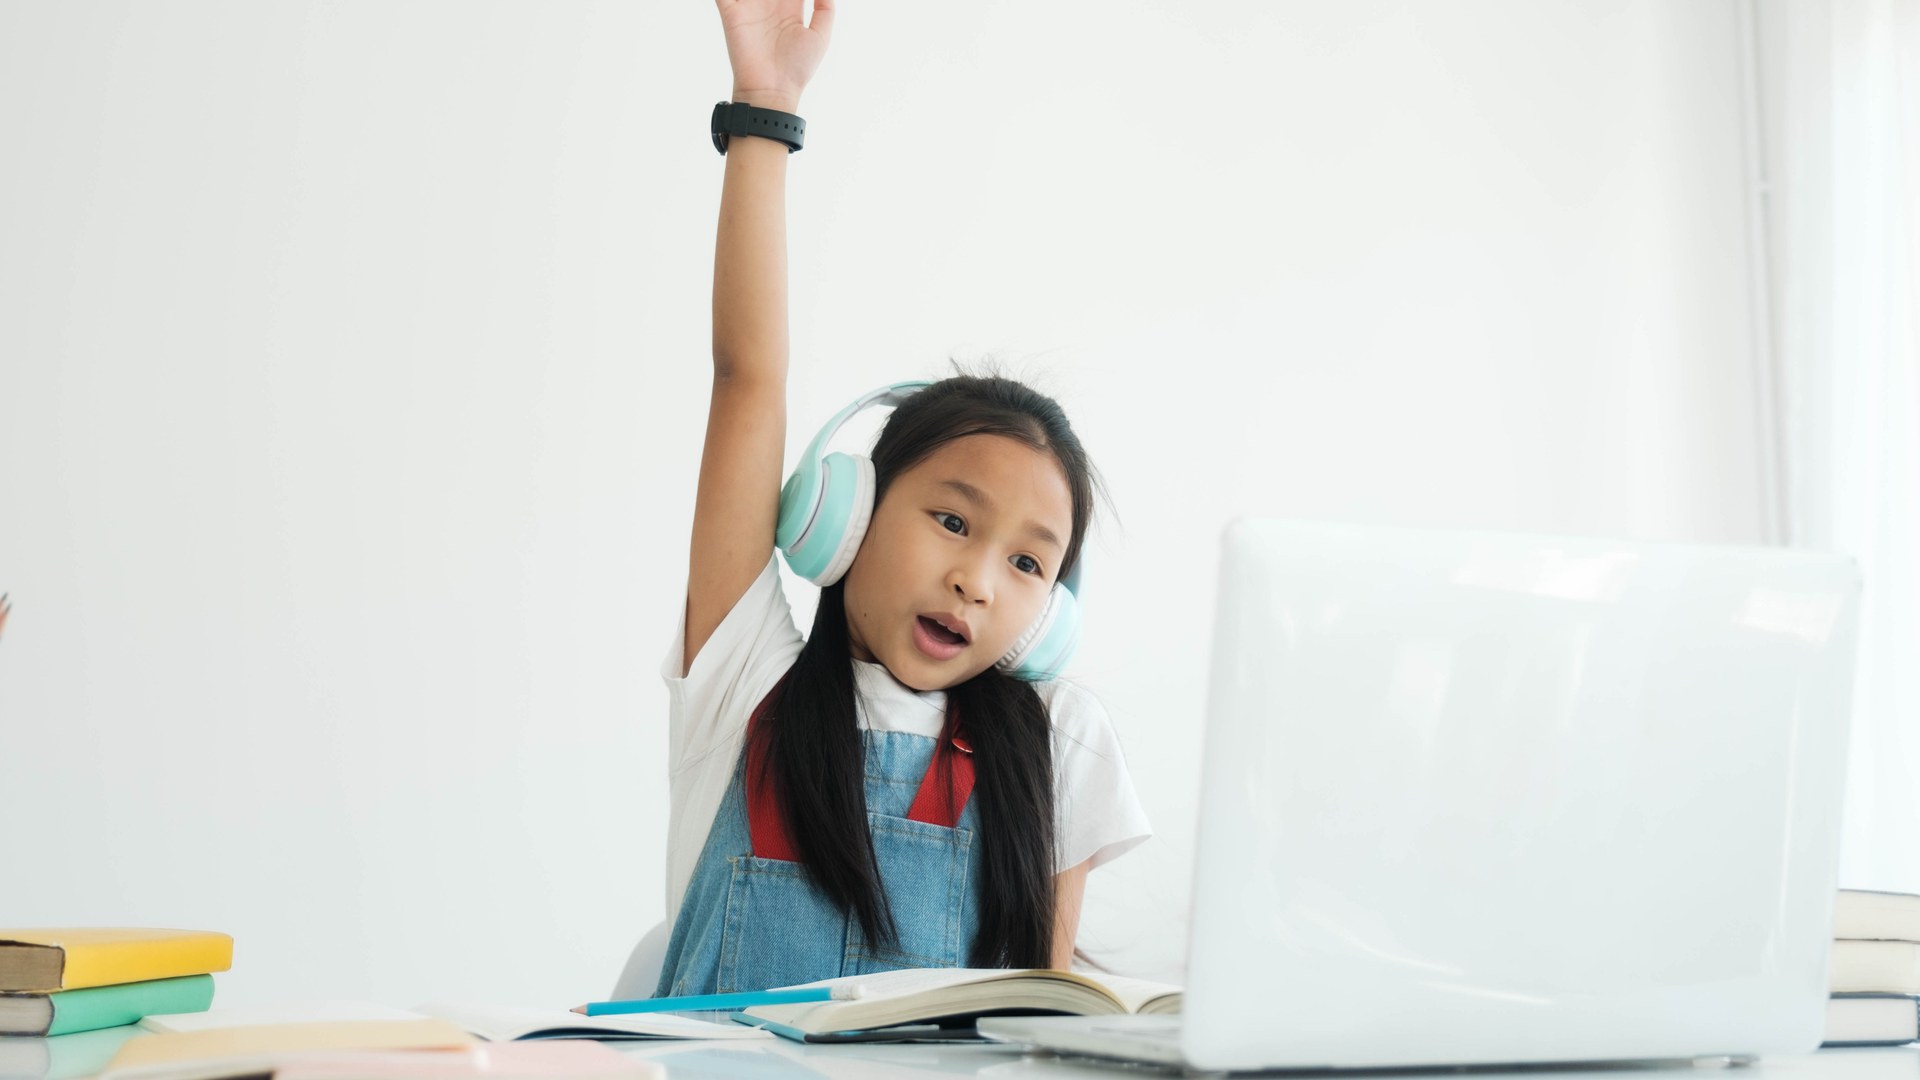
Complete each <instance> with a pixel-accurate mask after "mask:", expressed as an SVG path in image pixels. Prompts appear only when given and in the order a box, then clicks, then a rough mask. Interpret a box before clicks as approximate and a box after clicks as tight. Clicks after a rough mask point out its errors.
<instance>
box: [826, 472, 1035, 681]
mask: <svg viewBox="0 0 1920 1080" xmlns="http://www.w3.org/2000/svg"><path fill="white" fill-rule="evenodd" d="M1072 528H1073V493H1072V490H1071V489H1070V488H1069V487H1068V485H1067V476H1066V472H1065V470H1063V469H1062V468H1061V467H1060V462H1059V459H1057V458H1055V457H1054V456H1053V454H1052V453H1051V452H1048V451H1043V450H1035V449H1034V448H1033V447H1031V446H1028V445H1027V444H1026V443H1023V442H1020V441H1019V440H1017V439H1012V438H1008V437H1006V436H1004V435H966V436H962V437H960V438H958V439H954V440H953V441H951V442H948V443H944V444H942V445H941V447H940V448H939V449H938V450H935V451H934V452H933V453H932V454H930V455H928V456H927V458H926V459H925V460H923V461H921V462H920V463H919V464H918V465H915V466H914V467H912V468H910V469H908V470H906V471H905V472H902V473H900V474H899V475H897V476H895V477H894V478H893V483H892V485H890V486H889V487H888V488H887V494H886V497H885V498H883V499H882V500H881V501H880V505H879V506H877V507H875V508H874V511H873V521H872V522H871V523H870V524H869V525H868V526H867V535H866V537H865V538H864V539H863V540H862V541H861V542H860V550H859V552H858V553H857V554H855V555H854V557H853V565H852V566H850V567H848V568H847V585H846V593H845V595H846V605H847V633H848V636H849V638H850V639H851V642H852V646H853V656H854V658H855V659H857V660H865V661H867V662H869V663H874V662H877V663H881V664H885V665H886V667H887V670H888V671H889V672H891V673H892V674H893V677H894V678H896V679H898V680H900V681H901V682H903V683H905V684H906V685H908V686H910V687H912V688H913V689H915V690H920V691H926V690H944V689H946V688H947V687H950V686H955V685H958V684H960V683H963V682H965V681H967V680H968V679H971V678H973V677H974V676H975V675H978V674H980V673H981V672H982V671H985V670H986V669H987V668H988V667H990V666H992V664H993V663H994V661H996V660H998V659H1000V658H1001V657H1002V656H1004V655H1006V653H1007V650H1008V649H1010V648H1012V647H1013V643H1014V641H1015V640H1016V639H1018V638H1019V636H1020V635H1021V634H1022V633H1024V632H1025V631H1026V629H1027V627H1028V626H1030V625H1032V623H1033V621H1034V620H1035V619H1037V618H1039V617H1040V610H1041V608H1043V607H1044V606H1045V605H1046V601H1047V592H1048V590H1049V589H1051V588H1052V587H1053V582H1054V579H1055V578H1057V577H1059V575H1060V560H1061V558H1062V557H1063V556H1064V555H1065V554H1066V551H1067V540H1068V538H1069V537H1070V536H1071V535H1072ZM943 622H944V623H945V624H946V625H945V626H942V623H943ZM953 631H958V632H959V634H960V635H961V637H963V638H964V640H961V639H960V638H957V637H956V635H955V634H954V633H953Z"/></svg>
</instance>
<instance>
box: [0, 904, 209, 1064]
mask: <svg viewBox="0 0 1920 1080" xmlns="http://www.w3.org/2000/svg"><path fill="white" fill-rule="evenodd" d="M232 963H233V939H232V938H231V937H228V936H227V935H225V934H219V933H214V932H211V931H205V930H160V929H150V928H107V927H73V928H64V929H43V930H5V929H0V1065H4V1068H0V1072H7V1073H9V1074H12V1073H14V1072H26V1073H28V1074H36V1073H38V1074H45V1073H46V1072H48V1071H50V1070H49V1069H48V1068H47V1066H48V1065H49V1064H50V1063H52V1062H53V1061H54V1060H55V1059H56V1058H59V1057H60V1056H61V1054H62V1053H63V1052H64V1051H66V1050H67V1049H69V1047H68V1046H67V1042H71V1043H72V1044H73V1048H79V1047H80V1044H81V1043H86V1044H87V1046H86V1048H85V1049H87V1054H85V1055H82V1056H98V1054H99V1053H102V1052H103V1053H105V1054H108V1055H111V1054H112V1052H113V1050H114V1048H115V1047H116V1046H117V1045H118V1044H119V1042H121V1041H124V1040H123V1039H122V1040H116V1039H115V1038H113V1037H112V1036H110V1035H107V1034H104V1033H105V1032H107V1031H108V1029H124V1030H123V1031H122V1032H121V1033H122V1034H124V1035H126V1036H128V1037H130V1036H131V1035H132V1034H134V1033H136V1032H137V1031H138V1030H139V1029H138V1028H134V1027H131V1026H129V1025H132V1024H135V1023H137V1022H138V1021H140V1020H141V1019H142V1018H143V1017H146V1016H150V1015H154V1014H159V1013H183V1012H200V1011H203V1010H205V1009H206V1008H207V1007H208V1006H210V1005H212V1004H213V972H216V971H225V970H227V968H228V967H230V966H232ZM82 1032H86V1033H92V1032H101V1033H103V1034H102V1035H100V1036H99V1037H97V1038H96V1037H91V1036H90V1037H86V1038H80V1037H77V1035H76V1033H82ZM70 1036H74V1037H73V1038H69V1037H70ZM63 1040H67V1042H63ZM76 1052H78V1051H77V1049H76ZM69 1056H71V1055H69Z"/></svg>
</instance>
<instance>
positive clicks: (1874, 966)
mask: <svg viewBox="0 0 1920 1080" xmlns="http://www.w3.org/2000/svg"><path fill="white" fill-rule="evenodd" d="M1827 980H1828V987H1827V989H1828V990H1829V991H1831V992H1833V993H1836V994H1840V993H1849V992H1871V993H1883V994H1920V942H1913V941H1852V940H1846V941H1835V942H1834V943H1833V954H1832V957H1831V960H1830V963H1829V964H1828V968H1827Z"/></svg>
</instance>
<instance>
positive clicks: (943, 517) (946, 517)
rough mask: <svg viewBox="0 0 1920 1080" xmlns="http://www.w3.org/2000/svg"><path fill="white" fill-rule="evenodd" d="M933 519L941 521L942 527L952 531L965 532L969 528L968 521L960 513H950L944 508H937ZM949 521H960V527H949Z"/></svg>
mask: <svg viewBox="0 0 1920 1080" xmlns="http://www.w3.org/2000/svg"><path fill="white" fill-rule="evenodd" d="M933 519H934V520H935V521H938V522H940V527H941V528H943V529H947V531H948V532H950V533H963V532H965V531H966V529H967V523H966V521H965V520H963V519H962V518H961V517H960V515H959V514H949V513H947V512H946V511H944V510H935V511H934V512H933ZM948 521H958V522H959V523H960V527H959V528H957V529H948V528H947V522H948Z"/></svg>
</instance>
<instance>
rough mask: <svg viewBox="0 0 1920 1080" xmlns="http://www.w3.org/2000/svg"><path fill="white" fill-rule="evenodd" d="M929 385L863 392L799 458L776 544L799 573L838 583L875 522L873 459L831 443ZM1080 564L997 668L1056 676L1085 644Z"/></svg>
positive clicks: (1036, 677)
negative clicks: (858, 416)
mask: <svg viewBox="0 0 1920 1080" xmlns="http://www.w3.org/2000/svg"><path fill="white" fill-rule="evenodd" d="M931 385H933V384H932V383H928V382H898V383H893V384H892V385H890V386H883V387H881V388H880V389H878V390H875V391H873V392H871V393H869V394H866V395H863V396H862V397H860V398H859V399H858V400H856V401H855V402H854V403H853V404H851V405H849V406H847V407H846V408H844V409H841V410H840V411H839V412H838V413H835V414H834V417H833V419H831V420H829V421H827V425H826V426H825V427H823V428H821V429H820V434H818V435H815V436H814V437H813V441H812V442H810V443H808V444H807V449H806V452H805V453H803V454H802V455H801V456H800V463H799V465H798V466H797V467H795V469H794V470H793V475H791V476H789V477H787V482H786V485H785V486H783V487H782V488H781V489H780V523H779V525H778V526H777V527H776V528H775V530H774V537H773V540H774V544H775V545H777V546H778V547H779V548H780V554H782V555H784V556H786V560H787V565H788V566H789V567H791V568H792V569H793V572H794V573H796V574H798V575H800V576H801V577H803V578H806V579H807V580H808V581H811V582H813V583H814V584H815V585H819V586H822V587H825V586H828V585H831V584H833V583H834V582H836V581H839V580H840V578H841V575H843V574H845V573H846V572H847V567H849V566H852V565H853V556H854V554H855V553H856V552H858V551H859V550H860V541H861V540H862V539H863V538H865V536H866V535H867V524H868V522H870V521H872V520H873V491H874V486H875V484H874V476H873V461H872V460H871V459H869V458H868V457H867V456H866V455H865V454H843V453H839V452H837V451H836V452H834V453H831V454H827V455H825V456H824V457H823V456H822V455H821V451H822V450H824V449H825V448H826V445H827V442H828V440H830V439H832V438H833V436H834V434H835V433H836V432H838V431H839V430H840V428H841V427H842V426H843V425H845V424H846V422H847V421H848V420H849V419H850V418H852V416H853V414H854V413H857V412H859V411H860V410H861V409H864V408H866V407H867V406H869V405H899V404H900V403H901V402H902V401H905V400H906V399H907V398H908V397H910V396H911V395H912V394H913V393H914V392H915V391H917V390H920V389H922V388H923V387H927V386H931ZM1079 591H1080V567H1079V565H1077V564H1076V565H1075V566H1074V568H1073V571H1072V572H1071V573H1069V574H1068V575H1067V576H1066V577H1065V578H1062V579H1061V580H1059V581H1056V582H1054V585H1053V589H1052V591H1051V592H1050V593H1049V594H1048V595H1047V604H1046V607H1044V608H1042V609H1041V611H1040V617H1039V618H1038V619H1036V620H1034V623H1033V625H1032V626H1029V627H1027V630H1026V632H1025V633H1023V634H1021V635H1020V638H1019V640H1017V641H1015V642H1014V643H1013V648H1011V649H1009V650H1007V654H1006V655H1005V656H1002V657H1001V658H1000V659H999V660H997V661H995V666H997V667H999V668H1000V670H1002V671H1005V672H1006V673H1008V674H1009V675H1012V676H1013V677H1015V678H1017V679H1026V680H1028V681H1030V682H1037V681H1040V680H1044V679H1051V678H1053V677H1054V676H1056V675H1058V674H1059V673H1060V670H1061V669H1062V668H1064V667H1066V664H1067V661H1068V659H1070V658H1071V657H1072V656H1073V650H1074V649H1075V648H1076V647H1077V646H1078V645H1079V644H1080V605H1079V602H1078V600H1077V599H1076V594H1077V593H1079Z"/></svg>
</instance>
